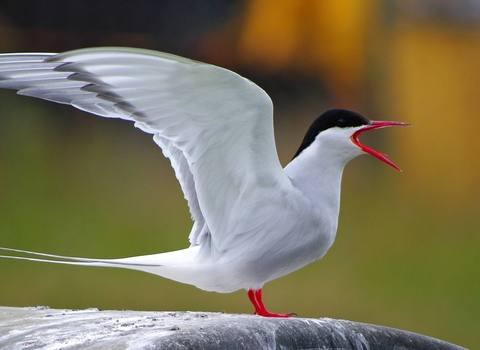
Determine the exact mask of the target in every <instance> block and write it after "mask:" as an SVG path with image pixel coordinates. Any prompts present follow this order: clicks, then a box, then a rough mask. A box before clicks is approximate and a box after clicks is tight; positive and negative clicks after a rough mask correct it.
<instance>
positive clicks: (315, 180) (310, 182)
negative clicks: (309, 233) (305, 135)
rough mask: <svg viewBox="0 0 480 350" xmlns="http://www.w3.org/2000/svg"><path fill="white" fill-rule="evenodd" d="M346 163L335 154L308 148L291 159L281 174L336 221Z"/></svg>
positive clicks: (346, 160) (343, 158)
mask: <svg viewBox="0 0 480 350" xmlns="http://www.w3.org/2000/svg"><path fill="white" fill-rule="evenodd" d="M348 160H349V159H345V156H344V155H343V156H342V154H338V153H337V150H331V152H329V151H328V149H327V151H325V150H322V151H321V152H320V150H318V149H315V147H312V148H309V149H306V150H304V151H303V152H302V153H301V154H300V155H298V156H297V157H296V158H295V159H293V160H292V161H291V162H290V163H289V164H288V165H287V166H286V167H285V173H286V174H287V176H288V177H289V178H290V181H291V183H292V185H293V186H294V187H295V188H296V189H298V190H299V191H300V192H302V193H303V195H304V196H305V197H307V198H308V199H310V201H311V203H313V204H314V205H317V206H318V207H319V208H320V209H321V210H322V211H324V212H328V215H332V216H337V217H338V212H339V209H340V187H341V180H342V174H343V169H344V167H345V164H346V163H347V162H348Z"/></svg>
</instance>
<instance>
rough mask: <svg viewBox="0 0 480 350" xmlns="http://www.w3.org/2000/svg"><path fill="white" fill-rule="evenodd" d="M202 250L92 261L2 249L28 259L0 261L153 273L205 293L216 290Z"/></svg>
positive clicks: (189, 249) (15, 257) (8, 257)
mask: <svg viewBox="0 0 480 350" xmlns="http://www.w3.org/2000/svg"><path fill="white" fill-rule="evenodd" d="M199 250H200V246H194V247H190V248H187V249H182V250H176V251H173V252H167V253H160V254H151V255H141V256H132V257H129V258H120V259H90V258H78V257H72V256H65V255H55V254H46V253H37V252H32V251H28V250H21V249H13V248H2V247H0V252H11V253H18V254H24V255H26V256H21V255H14V254H12V255H5V254H3V255H0V259H2V258H4V259H15V260H26V261H35V262H43V263H51V264H61V265H76V266H93V267H116V268H124V269H129V270H137V271H143V272H147V273H151V274H154V275H158V276H162V277H165V278H169V279H172V280H174V281H178V282H182V283H187V284H193V285H194V286H197V287H198V288H201V289H205V290H216V289H213V288H212V287H211V286H210V284H211V281H210V280H211V279H213V280H215V278H214V277H215V274H214V273H213V272H212V271H210V270H211V267H210V266H205V265H202V264H201V263H200V264H199V260H198V258H197V257H198V252H199ZM222 291H223V290H222Z"/></svg>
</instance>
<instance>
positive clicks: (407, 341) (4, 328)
mask: <svg viewBox="0 0 480 350" xmlns="http://www.w3.org/2000/svg"><path fill="white" fill-rule="evenodd" d="M0 349H12V350H15V349H45V350H46V349H49V350H54V349H65V350H66V349H69V350H71V349H148V350H154V349H355V350H357V349H368V350H373V349H397V350H401V349H402V350H403V349H422V350H433V349H438V350H440V349H441V350H444V349H445V350H447V349H448V350H454V349H463V348H461V347H459V346H456V345H453V344H449V343H446V342H443V341H440V340H437V339H433V338H429V337H426V336H422V335H419V334H415V333H410V332H406V331H401V330H398V329H393V328H387V327H382V326H375V325H370V324H364V323H358V322H350V321H343V320H334V319H329V318H320V319H306V318H290V319H279V318H263V317H258V316H251V315H232V314H224V313H207V312H151V311H150V312H146V311H99V310H97V309H87V310H57V309H50V308H48V307H30V308H17V307H0Z"/></svg>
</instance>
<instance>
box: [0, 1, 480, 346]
mask: <svg viewBox="0 0 480 350" xmlns="http://www.w3.org/2000/svg"><path fill="white" fill-rule="evenodd" d="M89 46H132V47H142V48H150V49H155V50H161V51H167V52H171V53H175V54H179V55H182V56H186V57H189V58H193V59H197V60H200V61H205V62H209V63H212V64H217V65H220V66H223V67H226V68H229V69H232V70H235V71H237V72H239V73H241V74H243V75H244V76H246V77H248V78H249V79H251V80H253V81H255V82H256V83H257V84H259V85H260V86H262V87H263V88H264V89H265V90H266V91H267V92H268V93H269V94H270V95H271V97H272V99H273V100H274V104H275V108H276V110H275V126H276V140H277V147H278V152H279V155H280V158H281V161H282V163H283V164H286V163H288V161H289V160H290V159H291V157H292V156H293V154H294V152H295V151H296V148H297V147H298V145H299V143H300V141H301V139H302V137H303V135H304V132H305V130H306V128H307V127H308V126H309V124H310V123H311V121H312V120H313V119H314V118H316V117H317V116H318V115H319V114H320V113H321V112H323V111H324V110H325V109H327V108H332V107H337V108H350V109H355V110H357V111H359V112H361V113H363V114H364V115H366V116H368V117H370V118H371V119H377V120H382V119H386V120H399V121H403V122H408V123H412V124H413V125H414V126H413V128H409V129H388V130H382V131H377V132H372V133H370V134H369V135H365V136H364V137H363V142H364V143H366V144H368V145H370V146H372V147H374V148H376V149H380V150H382V151H385V152H386V153H388V154H389V155H390V158H391V159H392V160H393V161H394V162H395V163H397V164H398V165H399V166H400V167H401V168H402V169H403V173H399V172H396V171H395V170H393V169H392V168H390V167H388V166H386V165H385V164H383V163H380V162H379V161H377V160H376V159H374V158H373V157H370V156H369V157H360V158H357V159H355V160H354V161H352V162H351V163H350V164H349V165H347V167H346V170H345V175H344V181H343V188H342V191H343V192H342V208H341V215H340V223H339V229H338V234H337V239H336V243H335V244H334V245H333V247H332V248H331V250H330V251H329V252H328V253H327V255H326V256H325V257H324V258H323V259H322V260H320V261H318V262H316V263H314V264H311V265H309V266H307V267H305V268H303V269H301V270H299V271H297V272H295V273H293V274H291V275H288V276H286V277H283V278H280V279H278V280H276V281H273V282H270V283H268V284H267V285H266V286H265V288H264V296H265V300H266V304H267V306H268V307H269V308H270V309H271V310H272V311H277V312H296V313H297V314H298V315H299V316H301V317H332V318H341V319H349V320H353V321H360V322H367V323H374V324H380V325H385V326H390V327H396V328H401V329H406V330H409V331H413V332H418V333H423V334H426V335H430V336H433V337H437V338H441V339H444V340H447V341H450V342H454V343H457V344H459V345H463V346H466V347H470V348H475V347H476V346H478V344H479V343H480V332H478V328H479V326H480V303H479V297H480V266H479V262H480V200H479V195H480V184H479V181H478V180H479V179H480V176H479V175H480V160H479V150H480V137H479V136H478V135H479V132H480V118H479V114H480V64H479V62H480V2H478V1H468V0H458V1H447V0H415V1H407V0H404V1H402V0H399V1H393V0H362V1H355V0H350V1H349V0H322V1H318V0H230V1H227V0H217V1H214V0H203V1H202V0H189V1H186V0H183V1H160V0H150V1H147V0H143V1H135V2H133V1H128V0H103V1H96V0H95V1H94V0H68V1H67V0H48V1H47V0H3V1H2V2H1V3H0V52H16V51H41V52H60V51H65V50H70V49H76V48H81V47H89ZM190 227H191V222H190V218H189V214H188V210H187V206H186V203H185V202H184V200H183V196H182V193H181V191H180V188H179V186H178V184H177V182H176V179H175V177H174V174H173V171H172V170H171V168H170V166H169V162H168V161H167V160H165V159H164V158H163V156H162V153H161V151H160V150H159V149H158V148H157V147H156V145H155V144H154V143H153V142H152V140H151V138H150V136H149V135H146V134H143V133H142V132H140V131H139V130H137V129H135V128H133V126H132V125H131V124H129V123H128V122H125V121H119V120H107V119H102V118H99V117H96V116H91V115H88V114H85V113H82V112H80V111H76V110H74V109H73V108H71V107H68V106H60V105H55V104H52V103H49V102H45V101H38V100H35V99H31V98H26V97H20V96H16V95H15V93H14V92H13V91H0V246H4V247H11V248H18V249H27V250H34V251H41V252H48V253H53V254H62V255H73V256H86V257H104V258H108V257H112V258H113V257H124V256H131V255H140V254H151V253H156V252H162V251H168V250H173V249H180V248H184V247H186V246H187V244H188V241H187V235H188V232H189V230H190ZM0 286H1V287H0V304H1V305H4V306H34V305H48V306H50V307H55V308H86V307H97V308H100V309H135V310H202V311H221V310H224V311H226V312H232V313H234V312H239V313H251V312H252V311H253V310H252V307H251V305H250V303H249V301H248V299H247V297H246V293H245V292H244V291H239V292H236V293H233V294H216V293H207V292H203V291H200V290H197V289H196V288H194V287H192V286H188V285H182V284H178V283H175V282H172V281H169V280H166V279H162V278H159V277H157V276H154V275H148V274H144V273H139V272H132V271H122V270H116V269H102V268H86V267H68V266H54V265H49V264H40V263H31V262H21V261H11V260H0Z"/></svg>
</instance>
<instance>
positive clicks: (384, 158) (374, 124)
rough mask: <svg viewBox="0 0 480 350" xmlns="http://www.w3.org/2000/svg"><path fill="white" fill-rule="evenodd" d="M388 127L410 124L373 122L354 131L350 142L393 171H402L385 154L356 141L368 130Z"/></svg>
mask: <svg viewBox="0 0 480 350" xmlns="http://www.w3.org/2000/svg"><path fill="white" fill-rule="evenodd" d="M389 126H411V125H410V124H406V123H402V122H375V121H373V122H372V123H371V124H368V125H366V126H364V127H363V128H361V129H359V130H357V131H355V132H354V133H353V135H352V136H351V137H350V139H351V140H352V142H353V143H354V144H355V145H357V146H358V147H360V149H361V150H362V151H364V152H366V153H369V154H371V155H372V156H374V157H376V158H378V159H380V160H381V161H382V162H384V163H387V164H388V165H390V166H392V167H394V168H395V169H397V170H398V171H402V170H401V169H400V168H399V167H398V166H396V165H395V164H394V163H393V162H392V161H391V160H389V159H388V158H387V155H386V154H383V153H380V152H377V151H375V150H373V149H371V148H369V147H367V146H365V145H362V144H361V143H360V141H359V140H358V138H359V136H360V134H361V133H362V132H364V131H368V130H374V129H380V128H386V127H389Z"/></svg>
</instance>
